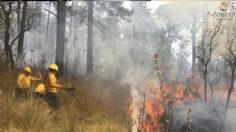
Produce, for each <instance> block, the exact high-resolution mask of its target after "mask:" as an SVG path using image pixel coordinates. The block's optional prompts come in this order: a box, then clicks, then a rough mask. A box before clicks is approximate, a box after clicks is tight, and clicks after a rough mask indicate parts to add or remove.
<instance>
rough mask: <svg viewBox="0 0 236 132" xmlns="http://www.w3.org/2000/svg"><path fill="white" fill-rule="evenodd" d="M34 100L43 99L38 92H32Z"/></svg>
mask: <svg viewBox="0 0 236 132" xmlns="http://www.w3.org/2000/svg"><path fill="white" fill-rule="evenodd" d="M33 96H34V98H36V99H38V98H44V95H43V94H40V93H39V92H34V93H33Z"/></svg>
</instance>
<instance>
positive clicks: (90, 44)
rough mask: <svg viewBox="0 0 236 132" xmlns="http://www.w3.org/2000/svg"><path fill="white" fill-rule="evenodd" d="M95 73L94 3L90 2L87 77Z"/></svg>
mask: <svg viewBox="0 0 236 132" xmlns="http://www.w3.org/2000/svg"><path fill="white" fill-rule="evenodd" d="M92 73H93V1H88V38H87V75H91V74H92Z"/></svg>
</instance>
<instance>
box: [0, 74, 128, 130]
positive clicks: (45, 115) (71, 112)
mask: <svg viewBox="0 0 236 132" xmlns="http://www.w3.org/2000/svg"><path fill="white" fill-rule="evenodd" d="M3 75H4V76H3ZM0 80H1V82H0V83H1V85H0V90H1V91H2V93H1V94H0V115H1V118H0V131H4V132H5V131H8V132H25V131H30V132H39V131H42V132H55V131H56V132H122V131H127V130H126V129H125V127H124V124H123V121H122V120H121V119H120V118H119V117H117V116H115V115H114V113H116V112H114V111H115V110H116V108H114V109H112V107H113V106H114V105H112V104H109V103H111V101H107V100H109V99H102V98H104V97H103V96H101V94H102V92H98V91H102V90H104V88H105V87H107V86H105V84H104V83H101V82H99V81H94V82H95V83H93V85H91V83H88V81H80V83H79V84H76V85H75V86H76V87H77V90H76V91H75V92H74V93H68V92H65V91H61V92H60V93H59V96H60V99H61V104H62V107H61V109H60V110H59V111H53V110H51V109H50V108H49V107H48V105H47V103H46V102H45V101H44V100H41V99H34V98H32V97H31V98H30V99H17V98H16V97H15V96H14V89H15V80H16V73H15V72H10V71H1V72H0ZM95 89H96V91H94V90H95ZM111 96H112V95H111ZM105 100H106V101H105ZM121 114H122V113H121Z"/></svg>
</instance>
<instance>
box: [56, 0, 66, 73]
mask: <svg viewBox="0 0 236 132" xmlns="http://www.w3.org/2000/svg"><path fill="white" fill-rule="evenodd" d="M65 24H66V1H61V0H59V1H58V2H57V42H56V43H57V44H56V64H57V65H58V66H59V70H60V74H63V63H64V49H65V45H64V43H65V42H64V41H65Z"/></svg>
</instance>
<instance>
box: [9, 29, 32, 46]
mask: <svg viewBox="0 0 236 132" xmlns="http://www.w3.org/2000/svg"><path fill="white" fill-rule="evenodd" d="M28 30H29V27H28V28H26V29H25V30H23V31H22V32H20V33H19V34H18V35H17V36H16V37H15V38H14V39H13V40H12V41H11V43H10V46H11V47H12V46H13V44H14V42H15V41H16V40H17V39H18V38H19V37H20V36H21V34H22V33H24V32H26V31H28Z"/></svg>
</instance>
